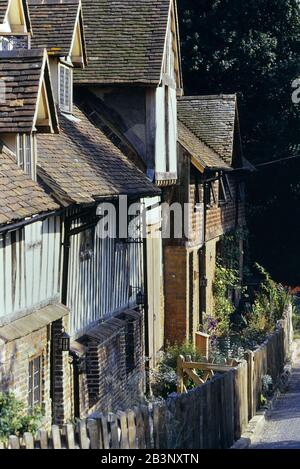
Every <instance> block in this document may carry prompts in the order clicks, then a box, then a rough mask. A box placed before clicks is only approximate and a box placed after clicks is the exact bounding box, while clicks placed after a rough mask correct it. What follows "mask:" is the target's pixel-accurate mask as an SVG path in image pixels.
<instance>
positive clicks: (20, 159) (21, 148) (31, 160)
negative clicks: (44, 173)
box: [17, 134, 36, 180]
mask: <svg viewBox="0 0 300 469" xmlns="http://www.w3.org/2000/svg"><path fill="white" fill-rule="evenodd" d="M35 154H36V142H35V136H34V135H31V134H18V136H17V163H18V165H19V166H20V168H22V169H23V171H24V172H25V173H26V174H28V176H30V177H31V178H32V179H34V180H35V179H36V158H35Z"/></svg>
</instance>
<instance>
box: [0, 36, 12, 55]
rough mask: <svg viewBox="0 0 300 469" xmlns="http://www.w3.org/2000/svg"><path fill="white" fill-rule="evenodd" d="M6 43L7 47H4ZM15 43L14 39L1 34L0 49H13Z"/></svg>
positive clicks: (3, 50)
mask: <svg viewBox="0 0 300 469" xmlns="http://www.w3.org/2000/svg"><path fill="white" fill-rule="evenodd" d="M4 44H6V46H7V47H3V45H4ZM13 48H14V45H13V41H12V40H11V39H10V38H8V37H5V36H0V51H2V52H5V51H11V50H13Z"/></svg>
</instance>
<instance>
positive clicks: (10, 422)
mask: <svg viewBox="0 0 300 469" xmlns="http://www.w3.org/2000/svg"><path fill="white" fill-rule="evenodd" d="M42 417H43V412H42V410H41V409H40V408H38V407H37V408H35V410H34V411H33V412H32V413H31V414H28V413H27V412H26V409H25V406H24V404H23V403H22V402H20V401H18V400H17V399H16V397H15V396H14V394H12V393H0V441H3V442H5V441H6V440H7V438H8V437H9V436H10V435H16V436H22V435H23V434H24V433H25V432H30V433H35V432H36V431H37V430H38V428H39V426H40V424H41V420H42Z"/></svg>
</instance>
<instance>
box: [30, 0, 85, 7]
mask: <svg viewBox="0 0 300 469" xmlns="http://www.w3.org/2000/svg"><path fill="white" fill-rule="evenodd" d="M27 2H28V5H29V6H30V5H53V4H54V5H57V4H61V5H67V4H68V3H70V4H73V3H76V4H79V3H80V0H27Z"/></svg>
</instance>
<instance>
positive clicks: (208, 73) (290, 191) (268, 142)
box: [178, 0, 300, 285]
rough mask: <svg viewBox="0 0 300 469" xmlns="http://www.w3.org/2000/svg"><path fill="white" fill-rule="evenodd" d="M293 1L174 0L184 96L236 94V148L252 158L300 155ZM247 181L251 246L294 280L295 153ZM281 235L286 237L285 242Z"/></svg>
mask: <svg viewBox="0 0 300 469" xmlns="http://www.w3.org/2000/svg"><path fill="white" fill-rule="evenodd" d="M299 5H300V3H299V1H298V0H243V1H241V0H201V1H199V0H198V1H195V0H179V2H178V6H179V19H180V23H181V24H180V35H181V45H182V56H183V76H184V86H185V94H186V95H197V94H204V95H207V94H218V93H237V96H238V106H239V117H240V123H241V133H242V139H243V151H244V154H245V156H246V157H247V158H248V159H249V160H250V161H251V162H252V163H254V164H256V163H261V162H265V161H270V160H272V159H274V160H276V159H279V158H285V157H288V156H292V155H297V154H299V134H300V113H299V106H300V104H298V105H296V104H294V103H293V102H292V92H293V91H294V89H293V88H292V82H293V81H294V80H295V79H297V78H299V77H300V61H299V44H300V26H299V25H300V9H299ZM258 169H259V170H258V171H257V172H256V173H254V174H253V175H252V176H251V178H249V179H248V188H247V193H248V195H249V202H250V203H249V206H248V223H249V228H250V231H251V238H250V241H251V252H252V254H253V259H256V260H259V262H260V263H262V264H263V265H266V266H267V268H268V270H269V271H271V272H272V275H273V277H274V278H275V279H276V280H278V281H280V282H284V283H289V284H290V285H299V284H300V269H299V265H298V264H299V262H298V258H297V256H295V255H294V253H295V252H296V251H297V249H298V242H299V237H300V224H299V223H297V221H298V219H299V216H300V213H299V211H300V208H299V207H300V203H299V202H300V191H299V172H300V159H299V158H297V159H293V160H287V161H286V163H280V164H275V165H270V166H263V167H259V168H258ZM287 233H288V242H287Z"/></svg>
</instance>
